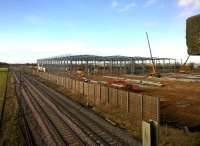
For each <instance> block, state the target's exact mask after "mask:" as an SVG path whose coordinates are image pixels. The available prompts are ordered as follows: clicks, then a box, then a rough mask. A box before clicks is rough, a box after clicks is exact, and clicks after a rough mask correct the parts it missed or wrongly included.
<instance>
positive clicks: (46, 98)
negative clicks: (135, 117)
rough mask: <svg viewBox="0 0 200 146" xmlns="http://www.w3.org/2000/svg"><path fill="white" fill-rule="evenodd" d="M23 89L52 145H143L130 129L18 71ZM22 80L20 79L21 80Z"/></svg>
mask: <svg viewBox="0 0 200 146" xmlns="http://www.w3.org/2000/svg"><path fill="white" fill-rule="evenodd" d="M15 78H16V81H17V82H18V83H21V84H22V85H21V88H20V92H21V94H22V97H23V100H24V101H25V103H26V105H27V106H28V107H29V109H30V111H31V113H32V115H33V117H34V120H35V121H36V122H37V125H38V128H39V129H40V131H41V135H42V137H41V138H42V139H43V140H44V142H45V144H46V145H49V146H54V145H55V146H63V145H71V146H85V145H88V146H141V145H142V144H141V142H140V141H138V140H136V139H134V138H133V137H132V136H131V135H130V134H129V133H128V132H127V131H125V130H123V129H120V128H118V127H115V126H113V125H112V124H110V123H109V122H107V121H105V120H104V119H102V118H101V117H99V116H98V115H96V114H95V113H94V112H92V111H91V110H89V109H87V108H85V107H82V106H81V105H79V104H78V103H76V102H74V101H72V100H70V99H69V98H67V97H65V96H63V95H62V94H60V93H58V92H56V91H54V90H53V89H51V88H49V87H47V86H46V85H44V84H43V83H41V82H39V81H38V80H36V79H34V78H33V77H31V76H27V75H21V76H19V75H18V74H15ZM20 80H21V81H22V82H21V81H20Z"/></svg>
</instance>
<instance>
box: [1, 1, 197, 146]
mask: <svg viewBox="0 0 200 146" xmlns="http://www.w3.org/2000/svg"><path fill="white" fill-rule="evenodd" d="M113 5H114V6H115V7H117V6H118V4H117V3H114V4H113ZM133 5H134V4H133V3H131V7H133ZM134 6H135V5H134ZM129 7H130V6H129ZM129 7H128V8H129ZM126 9H127V8H126ZM199 24H200V15H196V16H192V17H189V18H188V19H187V20H186V44H187V54H186V55H187V56H188V57H187V59H186V60H185V62H183V63H182V61H181V62H179V61H178V60H177V59H176V58H171V57H169V58H168V57H165V58H163V57H159V56H154V49H153V48H152V47H151V42H150V39H149V36H148V33H147V32H146V43H147V45H146V46H147V47H146V50H148V52H149V57H142V56H134V55H130V56H122V55H112V56H101V55H91V54H90V55H89V54H81V53H80V55H62V56H50V57H44V58H42V57H41V58H39V57H38V58H39V59H37V60H35V62H34V63H26V64H25V63H21V64H7V63H1V62H0V73H1V76H0V77H1V78H0V85H1V88H0V89H1V90H0V98H1V106H0V107H1V113H0V137H2V138H1V139H0V145H2V146H10V145H11V146H15V145H16V146H17V145H18V146H21V145H23V146H46V145H47V146H200V106H199V105H200V63H199V62H195V63H193V62H189V61H190V58H192V57H193V56H200V41H199V40H200V39H199V38H200V25H199ZM64 53H71V52H63V54H64ZM52 54H53V53H52ZM45 55H46V54H45ZM46 56H47V55H46ZM160 56H161V55H160Z"/></svg>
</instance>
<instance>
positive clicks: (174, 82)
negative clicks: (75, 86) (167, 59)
mask: <svg viewBox="0 0 200 146" xmlns="http://www.w3.org/2000/svg"><path fill="white" fill-rule="evenodd" d="M199 74H200V73H199ZM110 76H111V75H109V76H93V77H91V79H93V80H101V81H107V80H112V78H109V77H110ZM111 77H116V78H118V79H123V78H124V79H132V80H143V81H151V82H155V83H161V84H163V85H164V86H162V87H160V86H153V85H150V86H145V88H144V89H143V91H142V92H141V94H144V95H150V96H157V97H160V101H161V102H160V104H161V105H160V106H161V110H160V111H161V122H162V123H164V124H169V125H171V126H175V127H178V128H183V127H184V126H187V127H188V128H189V129H190V130H191V131H200V106H199V105H200V77H199V76H197V75H196V76H193V75H184V74H166V75H164V76H163V77H161V78H154V77H147V76H136V75H120V76H115V75H112V76H111Z"/></svg>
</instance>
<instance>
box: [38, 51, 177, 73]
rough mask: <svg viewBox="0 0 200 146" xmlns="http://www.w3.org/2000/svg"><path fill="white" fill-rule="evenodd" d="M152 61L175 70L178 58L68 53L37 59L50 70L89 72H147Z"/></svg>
mask: <svg viewBox="0 0 200 146" xmlns="http://www.w3.org/2000/svg"><path fill="white" fill-rule="evenodd" d="M152 62H154V63H155V65H156V68H157V70H159V72H162V73H166V72H174V71H175V65H176V60H175V59H172V58H156V57H154V58H150V57H128V56H96V55H72V56H69V55H66V56H56V57H50V58H44V59H38V60H37V64H38V67H40V68H45V70H48V71H55V70H56V71H60V72H61V71H68V72H72V71H77V70H82V71H84V72H86V73H88V74H109V73H111V74H121V73H125V74H145V73H148V72H150V71H151V69H152V65H151V64H152Z"/></svg>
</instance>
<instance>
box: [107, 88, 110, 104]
mask: <svg viewBox="0 0 200 146" xmlns="http://www.w3.org/2000/svg"><path fill="white" fill-rule="evenodd" d="M107 88H108V99H107V100H108V101H107V102H108V104H109V102H110V101H109V100H110V99H109V98H110V97H109V87H107Z"/></svg>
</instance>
